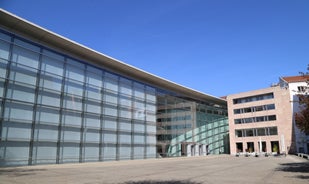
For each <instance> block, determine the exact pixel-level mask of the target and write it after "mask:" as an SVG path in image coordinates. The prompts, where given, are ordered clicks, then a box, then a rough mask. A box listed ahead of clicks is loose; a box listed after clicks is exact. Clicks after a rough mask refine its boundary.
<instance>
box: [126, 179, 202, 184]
mask: <svg viewBox="0 0 309 184" xmlns="http://www.w3.org/2000/svg"><path fill="white" fill-rule="evenodd" d="M124 184H201V183H198V182H192V181H188V180H184V181H180V180H169V181H153V180H152V181H147V180H145V181H129V182H125V183H124Z"/></svg>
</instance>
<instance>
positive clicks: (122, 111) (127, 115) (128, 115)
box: [119, 109, 132, 119]
mask: <svg viewBox="0 0 309 184" xmlns="http://www.w3.org/2000/svg"><path fill="white" fill-rule="evenodd" d="M119 116H120V117H122V118H127V119H131V116H132V113H131V110H130V109H120V111H119Z"/></svg>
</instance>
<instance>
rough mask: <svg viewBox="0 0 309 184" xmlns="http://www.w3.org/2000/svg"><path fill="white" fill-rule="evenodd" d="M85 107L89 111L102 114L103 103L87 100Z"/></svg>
mask: <svg viewBox="0 0 309 184" xmlns="http://www.w3.org/2000/svg"><path fill="white" fill-rule="evenodd" d="M85 108H86V111H87V112H91V113H97V114H101V104H100V103H96V102H92V101H87V102H86V103H85Z"/></svg>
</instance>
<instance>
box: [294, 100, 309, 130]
mask: <svg viewBox="0 0 309 184" xmlns="http://www.w3.org/2000/svg"><path fill="white" fill-rule="evenodd" d="M298 98H299V106H300V111H299V112H297V113H295V123H296V126H297V128H299V129H300V131H302V132H304V133H305V134H306V135H309V96H308V95H306V94H299V95H298Z"/></svg>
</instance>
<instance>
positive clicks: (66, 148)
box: [61, 143, 79, 163]
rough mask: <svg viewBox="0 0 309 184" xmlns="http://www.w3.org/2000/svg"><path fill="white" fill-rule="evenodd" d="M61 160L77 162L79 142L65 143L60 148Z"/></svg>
mask: <svg viewBox="0 0 309 184" xmlns="http://www.w3.org/2000/svg"><path fill="white" fill-rule="evenodd" d="M61 154H62V157H61V160H62V162H64V163H65V162H78V161H79V144H74V143H65V144H63V147H62V150H61Z"/></svg>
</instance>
